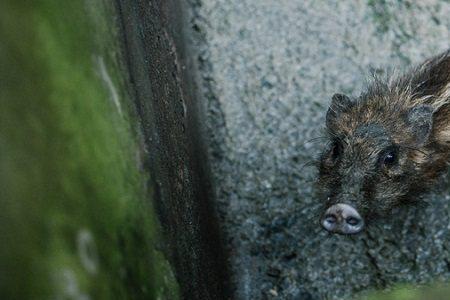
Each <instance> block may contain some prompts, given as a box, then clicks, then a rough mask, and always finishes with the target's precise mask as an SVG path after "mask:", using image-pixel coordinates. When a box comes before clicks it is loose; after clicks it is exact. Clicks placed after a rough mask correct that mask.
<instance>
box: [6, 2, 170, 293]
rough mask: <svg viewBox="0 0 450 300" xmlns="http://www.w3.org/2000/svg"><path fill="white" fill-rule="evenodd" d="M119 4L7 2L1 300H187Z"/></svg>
mask: <svg viewBox="0 0 450 300" xmlns="http://www.w3.org/2000/svg"><path fill="white" fill-rule="evenodd" d="M115 15H116V12H115V9H114V6H113V5H112V4H111V3H110V2H108V1H102V0H92V1H64V4H62V2H59V1H55V0H53V1H52V0H42V1H28V2H25V1H23V2H22V1H16V0H5V1H2V2H1V3H0V39H1V41H2V42H1V44H0V128H1V130H0V154H1V155H0V170H1V173H0V191H1V192H0V211H1V217H0V240H1V243H2V246H1V247H0V270H1V272H0V298H2V299H41V298H57V299H66V298H67V299H113V298H117V299H125V298H148V299H152V298H158V297H162V298H170V299H175V298H177V297H178V287H177V284H176V283H175V279H174V277H173V275H172V272H171V269H170V267H169V265H168V263H167V261H166V260H165V258H164V257H163V255H162V253H161V252H160V250H158V248H161V247H160V246H158V245H160V244H161V237H160V236H159V233H158V226H157V223H156V217H155V214H154V212H153V208H152V204H151V201H150V200H151V199H150V198H149V197H150V195H151V193H150V191H149V187H148V186H147V185H146V182H147V181H148V176H149V175H148V174H146V173H145V172H144V171H143V168H142V165H141V162H142V161H141V156H142V155H143V153H144V149H143V147H142V146H141V141H140V137H139V133H138V132H139V131H138V130H139V128H138V126H137V120H136V118H135V116H134V108H133V105H132V102H131V100H130V98H129V95H128V94H127V90H126V82H127V78H126V76H124V74H126V72H125V70H124V68H123V65H122V62H121V52H120V46H119V45H118V43H117V40H118V31H117V29H116V24H115V19H114V16H115Z"/></svg>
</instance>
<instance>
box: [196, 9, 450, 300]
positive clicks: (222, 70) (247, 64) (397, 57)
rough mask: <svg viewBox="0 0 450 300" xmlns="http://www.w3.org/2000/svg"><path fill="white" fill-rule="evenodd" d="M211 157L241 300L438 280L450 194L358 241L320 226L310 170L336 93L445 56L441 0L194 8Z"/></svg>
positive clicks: (448, 22) (338, 295)
mask: <svg viewBox="0 0 450 300" xmlns="http://www.w3.org/2000/svg"><path fill="white" fill-rule="evenodd" d="M190 5H191V16H190V25H191V28H192V32H193V40H192V42H193V43H194V46H195V47H196V48H197V49H198V68H199V70H200V72H199V74H200V75H199V78H198V84H199V86H200V87H201V91H200V92H201V94H202V97H203V100H204V102H205V107H204V109H205V111H206V113H207V127H208V130H207V134H208V137H209V140H208V143H209V157H210V159H211V165H212V170H213V177H214V182H215V187H216V195H217V197H218V200H219V208H220V213H221V219H222V225H223V228H224V229H225V231H226V232H227V242H228V247H229V250H230V253H231V264H232V267H233V274H234V284H235V289H236V296H237V297H238V298H240V299H260V298H278V299H324V298H326V299H343V298H348V297H349V296H350V295H355V294H356V293H358V292H360V291H364V290H366V289H368V288H384V287H388V286H391V285H392V284H394V283H397V282H411V283H415V282H421V283H422V282H428V281H430V280H432V279H438V278H439V279H447V278H448V277H449V275H450V269H449V265H450V264H449V262H450V261H449V257H448V256H449V251H448V250H449V249H450V248H449V247H450V245H449V242H450V240H449V238H448V233H449V227H448V226H449V210H448V200H449V198H448V197H447V196H444V195H445V192H444V193H441V194H435V195H430V196H428V197H427V200H429V203H430V205H428V206H427V207H424V208H421V209H415V208H403V209H401V210H399V211H397V212H395V213H393V214H392V215H391V216H387V218H386V219H385V220H383V221H382V222H380V224H379V225H378V226H374V227H372V228H371V229H370V230H368V231H367V232H366V233H364V234H362V235H360V236H357V237H352V238H349V237H340V236H328V235H327V234H325V233H324V232H322V231H321V230H320V228H318V224H317V213H318V211H317V208H318V203H319V202H320V201H321V199H317V198H316V197H315V196H314V189H313V182H314V179H315V172H316V171H315V169H314V167H312V166H311V162H312V161H314V159H315V158H316V157H317V154H318V151H319V149H320V148H321V144H323V140H322V139H321V138H320V137H321V136H323V125H324V113H325V111H326V109H327V106H328V102H329V99H330V97H331V95H332V94H333V93H334V92H344V93H349V94H352V95H358V94H359V93H360V91H361V89H362V88H363V86H364V84H365V82H366V81H367V78H368V77H369V76H368V75H369V74H370V73H375V74H379V75H385V74H386V72H385V71H384V70H388V72H392V71H393V70H394V69H398V70H402V69H404V68H405V67H406V66H408V65H410V64H413V63H417V62H420V61H421V60H422V59H424V58H426V57H429V56H431V55H434V54H437V53H438V52H440V51H442V50H445V49H446V48H447V47H448V44H449V42H448V41H449V38H450V35H449V33H450V31H449V28H450V19H449V18H448V15H449V14H450V4H449V3H448V2H446V1H433V0H428V1H420V2H419V1H369V0H368V1H315V0H309V1H291V0H282V1H271V0H245V1H241V0H220V1H217V0H191V1H190Z"/></svg>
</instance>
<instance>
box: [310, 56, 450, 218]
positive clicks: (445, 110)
mask: <svg viewBox="0 0 450 300" xmlns="http://www.w3.org/2000/svg"><path fill="white" fill-rule="evenodd" d="M449 103H450V52H446V53H443V54H441V55H439V56H436V57H434V58H431V59H429V60H427V61H425V62H424V63H423V64H421V65H419V66H418V67H416V68H414V69H412V70H411V71H409V72H408V73H406V74H405V75H403V76H401V77H399V78H393V79H390V80H388V81H382V80H379V79H375V80H374V82H373V83H372V84H371V86H370V87H369V88H368V90H367V91H366V92H365V93H363V94H362V95H361V96H360V97H358V98H354V99H350V98H349V97H347V96H344V95H338V94H337V95H334V96H333V99H332V102H331V105H330V108H329V110H328V113H327V117H326V126H327V132H328V136H329V138H330V146H329V147H328V149H326V150H325V151H324V152H323V154H322V156H321V159H320V166H319V174H320V175H319V181H318V182H319V186H320V188H321V190H322V192H323V197H324V198H325V199H324V201H325V202H326V206H327V207H329V206H331V205H332V204H335V203H340V202H341V203H347V204H350V205H352V206H353V207H355V208H356V209H357V210H358V211H359V213H360V214H361V215H362V216H363V217H364V218H365V219H366V220H369V219H373V218H375V217H376V216H379V215H385V214H386V213H387V212H389V211H391V210H392V208H394V207H396V206H399V205H401V204H405V203H411V202H413V201H415V200H417V199H418V197H420V195H422V194H423V193H424V192H426V191H427V190H429V189H430V187H432V186H433V184H434V183H435V181H436V179H437V178H438V177H439V175H440V174H442V173H443V172H444V171H445V170H446V169H447V162H448V160H449V154H450V104H449ZM392 153H394V154H395V155H392ZM388 156H389V157H388ZM392 156H394V158H396V160H395V163H393V164H388V163H387V162H389V158H392ZM386 157H388V158H386Z"/></svg>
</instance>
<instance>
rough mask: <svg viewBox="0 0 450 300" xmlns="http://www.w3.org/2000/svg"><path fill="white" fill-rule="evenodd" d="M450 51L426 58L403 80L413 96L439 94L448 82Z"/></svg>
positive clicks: (449, 78) (449, 75)
mask: <svg viewBox="0 0 450 300" xmlns="http://www.w3.org/2000/svg"><path fill="white" fill-rule="evenodd" d="M449 70H450V51H447V52H444V53H442V54H440V55H438V56H435V57H433V58H431V59H428V60H426V61H425V62H423V63H422V64H421V65H419V66H418V67H417V68H416V69H414V70H412V71H411V72H410V73H409V74H407V75H406V76H405V77H404V78H403V80H404V84H406V86H408V85H409V86H410V88H412V90H413V95H414V97H417V98H421V97H426V96H440V95H441V94H442V93H443V91H445V90H446V89H447V85H448V83H449V82H450V72H449Z"/></svg>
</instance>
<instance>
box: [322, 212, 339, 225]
mask: <svg viewBox="0 0 450 300" xmlns="http://www.w3.org/2000/svg"><path fill="white" fill-rule="evenodd" d="M325 222H327V223H329V224H334V223H336V222H337V218H336V216H335V215H331V214H328V215H326V216H325Z"/></svg>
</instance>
